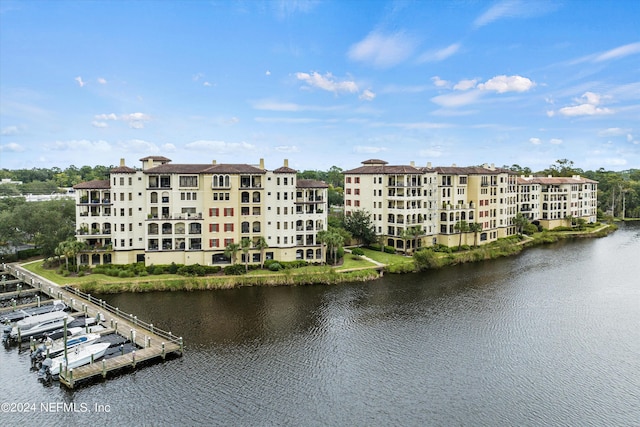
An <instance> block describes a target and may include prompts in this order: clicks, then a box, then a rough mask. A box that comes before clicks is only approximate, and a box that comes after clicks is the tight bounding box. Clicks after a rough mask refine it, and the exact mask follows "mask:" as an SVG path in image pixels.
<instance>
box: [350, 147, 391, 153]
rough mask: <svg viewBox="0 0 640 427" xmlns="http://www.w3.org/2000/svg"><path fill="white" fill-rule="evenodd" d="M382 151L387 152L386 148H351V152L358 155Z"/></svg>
mask: <svg viewBox="0 0 640 427" xmlns="http://www.w3.org/2000/svg"><path fill="white" fill-rule="evenodd" d="M383 151H387V148H386V147H367V146H364V145H356V146H355V147H353V152H354V153H359V154H376V153H380V152H383Z"/></svg>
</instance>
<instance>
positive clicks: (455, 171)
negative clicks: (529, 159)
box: [433, 166, 517, 175]
mask: <svg viewBox="0 0 640 427" xmlns="http://www.w3.org/2000/svg"><path fill="white" fill-rule="evenodd" d="M433 169H434V170H435V171H436V172H437V173H438V174H442V175H499V174H502V173H508V174H510V175H515V174H517V173H516V172H513V171H510V170H508V169H502V168H493V169H489V168H485V167H482V166H465V167H460V166H437V167H435V168H433Z"/></svg>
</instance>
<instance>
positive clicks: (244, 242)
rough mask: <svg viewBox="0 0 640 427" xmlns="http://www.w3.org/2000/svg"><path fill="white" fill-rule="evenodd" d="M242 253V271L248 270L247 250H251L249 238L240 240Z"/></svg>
mask: <svg viewBox="0 0 640 427" xmlns="http://www.w3.org/2000/svg"><path fill="white" fill-rule="evenodd" d="M240 247H241V249H242V254H243V255H244V271H245V272H249V251H250V250H251V240H249V239H248V238H246V237H245V238H244V239H242V241H241V242H240Z"/></svg>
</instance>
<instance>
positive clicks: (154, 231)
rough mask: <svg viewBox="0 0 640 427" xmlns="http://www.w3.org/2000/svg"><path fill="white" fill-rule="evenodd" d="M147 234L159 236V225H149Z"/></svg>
mask: <svg viewBox="0 0 640 427" xmlns="http://www.w3.org/2000/svg"><path fill="white" fill-rule="evenodd" d="M147 234H158V224H156V223H153V222H152V223H151V224H149V226H148V227H147Z"/></svg>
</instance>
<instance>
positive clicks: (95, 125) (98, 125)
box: [91, 120, 109, 128]
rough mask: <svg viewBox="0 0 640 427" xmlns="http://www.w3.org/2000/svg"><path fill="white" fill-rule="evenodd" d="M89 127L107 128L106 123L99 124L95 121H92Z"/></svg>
mask: <svg viewBox="0 0 640 427" xmlns="http://www.w3.org/2000/svg"><path fill="white" fill-rule="evenodd" d="M91 126H93V127H94V128H106V127H109V125H108V124H107V122H99V121H97V120H94V121H92V122H91Z"/></svg>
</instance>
